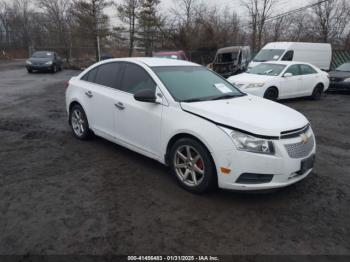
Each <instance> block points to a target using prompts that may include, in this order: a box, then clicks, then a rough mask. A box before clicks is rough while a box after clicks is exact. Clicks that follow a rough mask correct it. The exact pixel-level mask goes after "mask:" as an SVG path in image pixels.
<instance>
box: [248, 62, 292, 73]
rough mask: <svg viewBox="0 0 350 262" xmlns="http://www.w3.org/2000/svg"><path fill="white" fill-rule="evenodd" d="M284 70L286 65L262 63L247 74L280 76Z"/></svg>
mask: <svg viewBox="0 0 350 262" xmlns="http://www.w3.org/2000/svg"><path fill="white" fill-rule="evenodd" d="M284 68H286V66H285V65H278V64H267V63H262V64H260V65H257V66H254V67H253V68H252V69H250V70H249V71H248V72H247V73H248V74H254V75H267V76H278V75H279V74H280V73H282V71H283V69H284Z"/></svg>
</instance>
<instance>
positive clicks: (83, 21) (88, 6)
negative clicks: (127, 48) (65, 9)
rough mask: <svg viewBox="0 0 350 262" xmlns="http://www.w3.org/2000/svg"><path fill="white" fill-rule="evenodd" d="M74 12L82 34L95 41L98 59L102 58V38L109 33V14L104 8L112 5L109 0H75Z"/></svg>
mask: <svg viewBox="0 0 350 262" xmlns="http://www.w3.org/2000/svg"><path fill="white" fill-rule="evenodd" d="M73 1H74V8H73V13H74V15H75V16H76V18H77V24H78V27H79V30H80V31H81V32H82V34H85V35H87V36H88V38H89V40H90V41H92V42H93V44H94V48H95V54H96V60H97V61H98V60H99V59H100V53H99V50H100V49H99V45H100V39H101V38H103V37H105V36H106V35H107V34H108V16H106V15H105V14H104V9H105V8H106V7H107V6H110V5H111V2H109V1H107V0H73Z"/></svg>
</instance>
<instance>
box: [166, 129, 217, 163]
mask: <svg viewBox="0 0 350 262" xmlns="http://www.w3.org/2000/svg"><path fill="white" fill-rule="evenodd" d="M182 138H191V139H193V140H195V141H197V142H198V143H200V144H201V145H202V146H204V147H205V148H206V149H207V150H208V152H209V154H210V156H211V158H212V160H213V162H214V165H215V161H214V157H213V155H212V150H211V149H210V147H209V146H208V144H207V143H205V142H203V139H200V138H198V137H197V136H196V135H194V134H191V133H190V132H180V133H177V134H174V135H173V136H172V137H171V138H170V139H169V141H168V143H167V146H166V150H165V155H164V163H165V164H166V165H168V164H169V155H170V150H171V148H172V146H173V145H174V144H175V143H176V141H178V140H180V139H182Z"/></svg>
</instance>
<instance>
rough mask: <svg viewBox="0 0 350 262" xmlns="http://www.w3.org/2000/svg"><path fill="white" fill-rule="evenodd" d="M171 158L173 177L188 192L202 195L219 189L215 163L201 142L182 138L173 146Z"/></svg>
mask: <svg viewBox="0 0 350 262" xmlns="http://www.w3.org/2000/svg"><path fill="white" fill-rule="evenodd" d="M169 157H170V158H169V162H170V163H169V164H170V168H171V172H172V174H173V177H174V178H175V179H176V181H177V182H178V183H179V184H180V186H181V187H183V188H184V189H186V190H187V191H190V192H192V193H197V194H200V193H205V192H208V191H210V190H212V189H214V188H215V187H217V174H216V168H215V164H214V161H213V159H212V157H211V155H210V153H209V151H208V150H207V149H206V148H205V146H203V145H202V144H201V143H200V142H198V141H196V140H194V139H191V138H182V139H180V140H178V141H177V142H176V143H175V144H174V145H173V146H172V148H171V150H170V155H169Z"/></svg>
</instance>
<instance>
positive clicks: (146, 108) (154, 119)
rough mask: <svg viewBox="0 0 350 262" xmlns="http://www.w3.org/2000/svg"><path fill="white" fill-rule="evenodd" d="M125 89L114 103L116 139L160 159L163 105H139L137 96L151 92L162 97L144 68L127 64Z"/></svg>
mask: <svg viewBox="0 0 350 262" xmlns="http://www.w3.org/2000/svg"><path fill="white" fill-rule="evenodd" d="M121 88H122V91H121V92H119V95H118V97H116V98H115V99H114V105H115V110H114V112H115V113H114V118H115V136H116V138H117V139H118V140H121V141H122V142H124V143H127V144H128V145H130V146H132V147H133V148H134V149H135V150H137V151H142V153H144V154H146V155H148V156H150V157H152V158H159V157H160V132H161V118H162V111H163V105H162V103H159V104H156V103H145V102H140V101H136V100H135V98H134V94H135V93H136V92H137V91H140V90H143V89H151V90H153V91H154V92H155V94H157V95H158V97H162V95H161V93H160V90H159V89H158V88H157V85H156V83H155V82H154V80H153V79H152V77H151V76H150V75H149V74H148V72H146V70H145V69H144V68H142V67H141V66H139V65H136V64H133V63H126V62H125V63H124V66H123V76H122V80H121Z"/></svg>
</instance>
